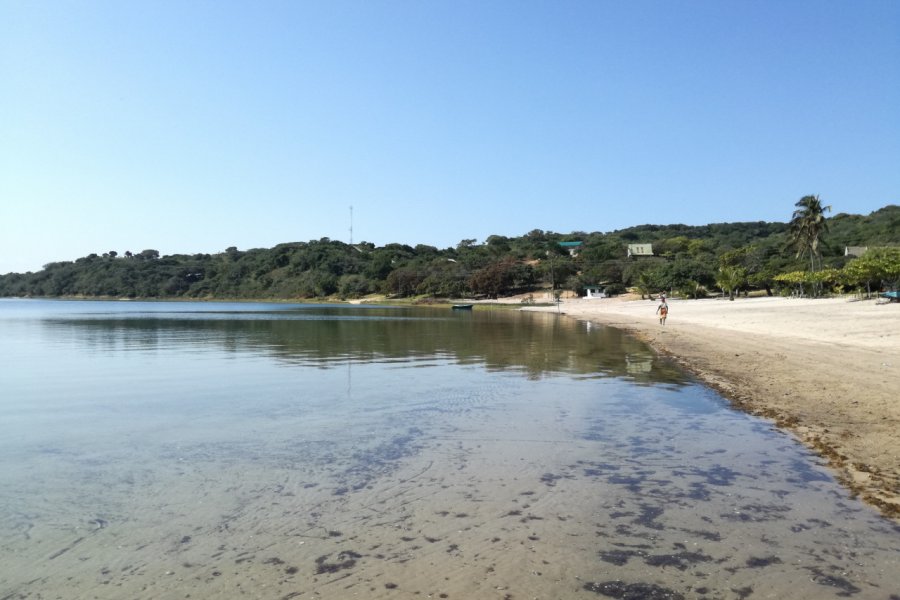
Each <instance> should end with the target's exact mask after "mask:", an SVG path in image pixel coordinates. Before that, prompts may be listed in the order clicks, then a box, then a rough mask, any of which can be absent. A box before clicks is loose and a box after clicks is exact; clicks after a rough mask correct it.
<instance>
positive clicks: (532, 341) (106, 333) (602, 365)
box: [42, 303, 684, 383]
mask: <svg viewBox="0 0 900 600" xmlns="http://www.w3.org/2000/svg"><path fill="white" fill-rule="evenodd" d="M151 306H152V307H154V308H156V310H154V311H148V312H144V311H135V310H132V311H129V312H127V313H119V312H117V311H114V312H112V313H109V312H102V311H101V310H99V309H98V310H97V312H94V313H91V314H88V315H83V314H79V315H76V316H74V317H73V316H61V317H54V318H49V319H45V320H43V321H42V325H43V327H45V328H46V329H48V330H49V332H50V335H52V336H53V337H55V338H57V339H59V340H65V339H71V340H72V343H73V344H75V345H77V346H79V347H80V348H87V349H92V350H97V351H110V350H146V351H159V350H164V351H176V352H178V351H190V350H191V349H193V348H194V347H196V346H207V345H211V344H218V345H219V346H220V347H221V348H222V349H224V350H227V351H229V352H235V353H239V352H248V351H252V352H254V353H259V354H265V355H269V356H273V357H276V358H278V359H280V360H284V361H287V362H290V363H296V364H300V365H308V366H318V367H323V368H329V367H336V366H339V365H340V364H342V363H344V362H346V361H347V360H353V361H380V362H392V361H396V362H399V363H402V364H407V363H410V362H412V363H415V362H416V361H417V360H424V361H431V360H435V359H438V360H440V359H451V360H455V361H458V362H461V363H471V364H484V365H486V366H487V367H488V368H492V369H516V370H522V371H524V372H526V373H528V375H529V376H530V377H541V376H543V375H548V374H552V373H577V374H590V375H598V376H624V377H633V378H635V379H639V380H641V381H647V382H670V383H680V382H683V381H684V376H683V375H682V374H681V373H680V372H679V371H678V370H677V369H675V368H674V367H673V366H672V365H671V363H669V362H667V361H661V360H657V359H656V358H655V357H654V355H653V354H652V352H650V351H649V349H648V348H647V347H646V346H644V345H643V344H641V343H639V342H637V341H635V340H633V339H631V338H628V337H625V336H623V335H622V334H621V333H620V332H619V331H618V330H615V329H610V328H598V327H596V326H594V327H593V328H591V326H590V325H589V324H586V323H578V322H576V321H572V320H569V319H560V318H558V316H555V315H546V314H535V313H528V314H521V313H513V312H510V311H506V310H494V311H474V312H454V311H448V310H446V309H428V308H377V307H352V308H351V307H346V306H342V307H331V306H316V305H306V306H299V307H293V306H280V305H267V306H264V307H263V308H260V309H258V310H247V309H246V308H244V307H243V306H241V305H236V306H237V307H238V308H237V309H236V310H222V309H221V308H220V307H217V306H212V307H211V306H210V305H208V304H200V305H198V304H193V303H192V304H186V305H185V306H183V307H180V308H181V309H180V310H172V311H171V312H162V311H161V310H160V305H159V304H156V305H151ZM114 308H117V307H114Z"/></svg>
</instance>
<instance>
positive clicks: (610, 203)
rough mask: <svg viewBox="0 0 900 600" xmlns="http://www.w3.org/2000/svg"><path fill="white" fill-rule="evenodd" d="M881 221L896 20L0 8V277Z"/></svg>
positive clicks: (323, 6) (735, 7) (868, 11)
mask: <svg viewBox="0 0 900 600" xmlns="http://www.w3.org/2000/svg"><path fill="white" fill-rule="evenodd" d="M806 194H819V195H820V196H821V198H822V201H823V202H824V203H825V204H830V205H832V206H833V208H834V211H835V212H848V213H859V214H867V213H869V212H871V211H873V210H876V209H878V208H881V207H883V206H885V205H888V204H897V203H900V2H898V1H896V0H884V1H872V0H848V1H828V0H816V1H812V2H803V1H798V0H788V1H784V0H773V1H766V0H762V1H753V2H749V1H737V0H735V1H726V0H704V1H699V0H698V1H683V2H681V1H669V0H666V1H641V0H637V1H630V0H629V1H615V2H613V1H603V0H591V1H585V2H576V1H560V2H557V1H549V0H547V1H530V0H515V1H512V0H510V1H501V0H496V1H494V0H491V1H483V0H479V1H471V2H470V1H467V0H452V1H441V0H426V1H418V0H417V1H412V0H397V1H394V0H391V1H377V0H359V1H354V2H346V1H341V0H322V1H316V2H302V1H284V2H274V1H262V2H255V1H254V2H249V1H248V2H228V1H222V0H215V1H209V2H204V1H198V0H192V1H190V2H183V1H180V0H178V1H157V0H152V1H151V0H144V1H138V0H135V1H127V2H119V1H116V0H108V1H102V2H100V1H91V0H83V1H76V2H72V1H63V0H59V1H50V0H48V1H38V2H34V1H31V0H0V273H5V272H8V271H26V270H37V269H40V267H41V266H42V265H43V264H45V263H47V262H50V261H56V260H72V259H75V258H78V257H80V256H85V255H87V254H89V253H91V252H97V253H103V252H106V251H109V250H116V251H117V252H119V253H122V252H124V251H125V250H131V251H133V252H139V251H141V250H143V249H146V248H154V249H157V250H159V251H160V252H162V253H163V254H174V253H195V252H209V253H214V252H220V251H222V250H224V249H225V248H226V247H228V246H237V247H238V248H240V249H242V250H243V249H248V248H254V247H271V246H274V245H275V244H278V243H281V242H288V241H307V240H310V239H319V238H321V237H330V238H332V239H340V240H345V241H347V240H349V237H350V232H349V229H350V206H351V205H352V206H353V240H354V241H355V242H359V241H369V242H374V243H375V244H378V245H383V244H386V243H390V242H400V243H406V244H410V245H415V244H419V243H422V244H429V245H434V246H438V247H440V248H445V247H447V246H454V245H456V244H457V243H458V242H459V241H460V240H461V239H464V238H474V239H476V240H478V241H483V240H484V239H485V238H486V237H487V236H489V235H492V234H498V235H507V236H518V235H522V234H524V233H527V232H528V231H530V230H532V229H536V228H537V229H544V230H550V231H556V232H562V233H567V232H571V231H612V230H615V229H620V228H623V227H628V226H631V225H638V224H643V223H657V224H669V223H686V224H695V225H699V224H706V223H714V222H726V221H760V220H763V221H786V220H788V219H789V218H790V214H791V212H792V210H793V203H794V202H796V201H797V200H798V199H799V198H800V197H801V196H804V195H806Z"/></svg>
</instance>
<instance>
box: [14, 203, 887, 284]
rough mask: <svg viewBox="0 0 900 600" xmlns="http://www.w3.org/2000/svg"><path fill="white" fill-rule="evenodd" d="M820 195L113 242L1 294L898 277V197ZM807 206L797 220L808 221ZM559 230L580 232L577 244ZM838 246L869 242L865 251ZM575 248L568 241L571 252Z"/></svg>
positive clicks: (28, 276) (19, 280)
mask: <svg viewBox="0 0 900 600" xmlns="http://www.w3.org/2000/svg"><path fill="white" fill-rule="evenodd" d="M827 210H828V207H824V206H822V205H821V203H820V202H819V200H818V197H814V196H807V197H804V198H803V199H801V201H800V202H798V203H797V211H795V213H794V215H793V218H792V219H791V220H790V221H789V222H784V223H781V222H744V223H719V224H710V225H703V226H688V225H640V226H636V227H630V228H627V229H622V230H618V231H613V232H607V233H603V232H591V233H588V232H583V231H576V232H571V233H566V234H562V233H554V232H551V231H543V230H540V229H535V230H533V231H530V232H528V233H526V234H525V235H522V236H519V237H505V236H499V235H492V236H490V237H488V238H487V239H486V240H484V241H483V242H481V243H479V242H478V241H477V240H474V239H464V240H461V241H460V242H459V243H458V244H457V245H456V246H454V247H449V248H444V249H438V248H436V247H434V246H428V245H423V244H420V245H417V246H408V245H405V244H399V243H393V244H387V245H385V246H376V245H375V244H372V243H368V242H362V243H358V244H353V245H351V244H347V243H344V242H341V241H337V240H331V239H328V238H322V239H320V240H312V241H308V242H291V243H285V244H279V245H277V246H275V247H274V248H256V249H250V250H238V249H237V248H235V247H231V248H228V249H226V250H225V251H224V252H220V253H216V254H190V255H188V254H173V255H166V256H161V255H160V253H159V252H158V251H157V250H153V249H146V250H142V251H140V252H131V251H128V250H126V251H124V252H122V253H119V252H118V251H114V250H110V251H106V252H102V253H100V254H96V253H94V254H89V255H88V256H85V257H81V258H78V259H76V260H74V261H60V262H54V263H50V264H47V265H45V266H44V268H43V269H42V270H40V271H38V272H29V273H9V274H6V275H0V296H6V297H10V296H13V297H65V296H83V297H98V298H100V297H117V298H119V297H121V298H191V299H202V298H229V299H240V298H246V299H312V298H344V299H350V298H360V297H364V296H366V295H369V294H385V295H387V296H390V297H418V296H425V297H434V298H461V297H472V296H476V297H479V296H480V297H492V298H495V297H498V296H503V295H509V294H514V293H522V292H525V293H527V292H531V291H535V290H539V289H545V290H546V289H551V290H571V291H574V292H578V293H583V290H584V288H585V287H587V286H595V285H600V286H603V287H605V288H606V290H607V292H609V293H621V292H624V291H625V290H626V289H628V288H632V289H636V290H637V291H639V292H640V293H642V294H643V295H647V294H651V293H654V292H657V291H660V290H669V291H670V292H674V293H677V294H680V295H682V296H685V297H703V296H705V295H707V294H710V293H716V292H718V291H720V290H722V291H724V292H726V293H729V294H731V295H732V297H733V296H734V295H735V294H738V293H741V292H746V291H749V290H765V291H766V292H767V293H770V294H774V293H797V292H798V291H800V292H804V293H813V294H816V293H823V292H826V291H829V290H836V291H846V290H850V289H869V290H873V289H879V288H883V287H889V288H890V287H892V286H893V287H894V288H895V287H896V286H897V284H898V279H900V207H898V206H896V205H890V206H887V207H885V208H882V209H880V210H878V211H875V212H873V213H871V214H870V215H865V216H863V215H850V214H844V213H840V214H836V215H834V216H832V217H828V218H826V217H825V216H824V213H825V212H827ZM804 219H806V220H804ZM564 242H581V245H580V246H577V248H574V249H573V248H571V245H569V246H564V245H561V243H564ZM629 244H652V247H653V255H652V256H641V257H628V255H627V249H628V246H629ZM847 246H868V247H869V248H870V250H869V252H868V253H866V254H865V255H863V256H860V257H853V256H845V253H844V249H845V247H847ZM570 250H571V251H570Z"/></svg>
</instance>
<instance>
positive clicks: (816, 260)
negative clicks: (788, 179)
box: [789, 196, 831, 271]
mask: <svg viewBox="0 0 900 600" xmlns="http://www.w3.org/2000/svg"><path fill="white" fill-rule="evenodd" d="M794 206H796V207H797V210H795V211H794V215H793V217H792V218H791V222H790V224H789V226H790V243H791V245H792V246H793V247H794V250H795V252H796V254H795V256H796V257H797V258H803V256H805V255H809V270H810V271H815V270H816V268H817V267H818V266H821V251H820V248H819V244H820V242H821V239H822V236H823V234H825V233H828V221H827V220H826V218H825V213H826V212H830V211H831V207H830V206H822V202H821V201H820V200H819V197H818V196H803V197H802V198H800V200H799V201H797V203H796V204H795V205H794Z"/></svg>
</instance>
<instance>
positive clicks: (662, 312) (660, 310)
mask: <svg viewBox="0 0 900 600" xmlns="http://www.w3.org/2000/svg"><path fill="white" fill-rule="evenodd" d="M656 314H658V315H659V324H660V325H665V324H666V317H667V316H668V315H669V305H668V304H666V298H665V296H663V297H662V302H660V304H659V306H657V307H656Z"/></svg>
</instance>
